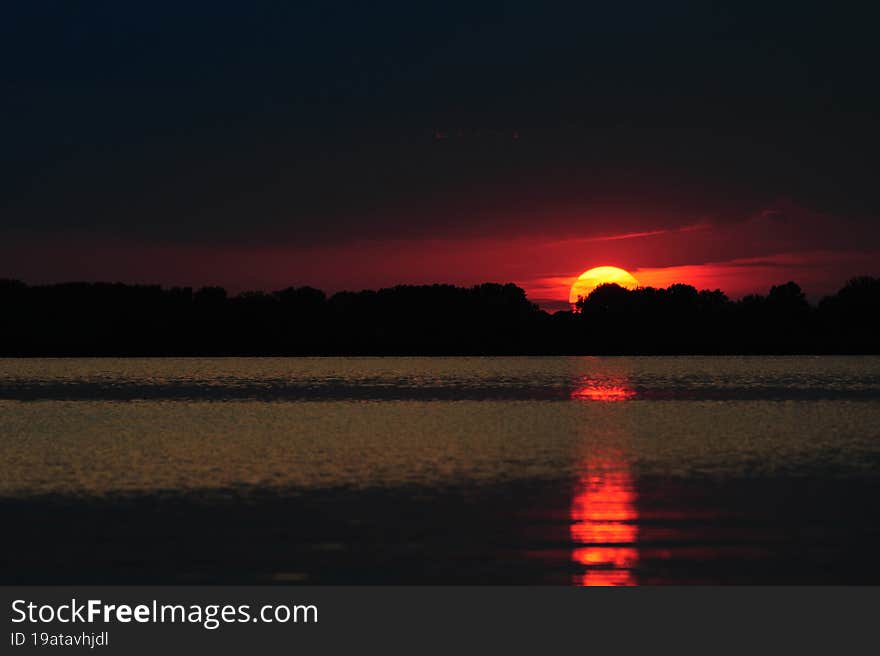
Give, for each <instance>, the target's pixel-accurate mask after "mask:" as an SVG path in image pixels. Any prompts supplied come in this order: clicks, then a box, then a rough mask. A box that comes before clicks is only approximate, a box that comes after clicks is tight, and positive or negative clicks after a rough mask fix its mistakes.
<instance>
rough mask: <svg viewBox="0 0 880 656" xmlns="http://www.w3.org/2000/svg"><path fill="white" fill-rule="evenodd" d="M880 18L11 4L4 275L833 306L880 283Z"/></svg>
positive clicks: (501, 8) (447, 6)
mask: <svg viewBox="0 0 880 656" xmlns="http://www.w3.org/2000/svg"><path fill="white" fill-rule="evenodd" d="M867 5H868V3H859V4H857V5H853V6H852V7H847V6H846V4H845V3H828V2H823V3H812V2H798V3H764V2H761V3H758V2H754V3H753V2H736V3H734V2H731V3H712V2H679V1H675V0H672V1H666V2H657V1H656V0H653V1H642V2H618V3H589V2H460V1H458V0H447V1H446V2H436V3H435V2H421V3H415V2H411V1H410V2H370V3H366V2H326V1H325V2H308V1H297V2H280V1H279V2H266V1H249V2H241V1H235V2H232V1H228V0H212V1H210V2H186V1H181V0H178V1H177V2H163V1H157V0H153V1H151V2H140V1H138V0H131V1H127V2H118V1H109V0H108V1H100V0H91V1H88V2H86V1H80V2H78V1H72V0H63V1H62V0H59V1H55V2H48V1H44V0H29V1H28V2H20V3H5V4H4V5H3V7H2V9H0V61H2V62H3V63H2V65H0V67H2V68H0V70H2V79H0V82H2V85H3V95H2V97H3V103H2V106H0V112H2V117H0V119H2V121H0V125H2V127H0V130H2V132H0V134H2V139H3V148H2V151H0V172H2V182H0V185H2V186H0V213H2V214H0V215H2V232H0V276H11V277H19V278H23V279H25V280H28V281H32V282H40V281H48V280H63V279H110V280H115V279H120V280H129V281H135V280H137V281H155V282H163V283H166V284H204V283H207V282H220V283H223V284H227V285H229V286H231V287H233V288H244V287H251V286H261V287H271V288H275V287H283V286H286V285H288V284H314V285H318V286H323V287H325V288H328V289H334V288H335V289H339V288H360V287H364V286H376V285H382V284H393V283H396V282H432V281H435V280H436V281H450V282H459V283H472V282H479V281H482V280H494V279H501V280H502V281H506V280H513V281H514V282H519V283H520V284H523V285H524V286H526V287H527V289H530V290H533V294H532V295H533V296H534V295H535V294H537V296H538V297H540V296H541V291H540V290H542V289H543V290H545V291H546V292H547V294H546V296H547V298H548V299H552V298H556V297H557V296H559V294H560V293H559V292H558V291H557V290H556V289H555V288H556V287H559V286H563V287H564V286H565V285H566V284H567V282H565V279H566V278H567V277H570V276H574V275H576V274H577V273H579V272H580V271H581V270H583V269H585V268H589V267H590V266H593V265H595V264H618V265H620V266H625V267H627V268H630V269H631V270H634V271H636V275H637V276H638V271H642V274H643V275H642V276H641V277H640V280H642V279H644V280H647V281H648V282H652V281H655V280H657V281H659V280H661V279H663V280H665V279H666V278H668V277H669V276H670V275H671V276H673V277H675V276H676V275H685V273H687V272H689V273H687V275H689V276H696V278H695V280H698V281H699V282H700V283H705V284H706V285H712V286H714V285H713V283H717V284H719V285H720V284H721V282H722V281H723V282H724V284H726V285H728V286H730V285H732V286H733V287H734V289H733V291H734V292H742V293H744V292H746V291H750V290H751V289H750V286H757V287H761V286H763V285H764V284H766V283H767V282H768V281H769V282H780V281H784V280H787V279H788V277H793V276H795V275H800V276H801V277H805V278H806V281H805V282H806V283H809V284H811V285H813V287H814V288H815V289H814V291H816V292H817V293H818V292H823V293H824V292H827V291H831V290H832V289H833V288H834V287H836V286H839V285H840V284H841V283H842V282H843V281H844V279H845V278H846V276H848V275H852V274H855V273H873V274H877V273H880V271H877V270H876V268H877V265H876V262H877V261H878V260H877V259H876V258H875V257H874V256H875V255H877V252H878V251H880V227H878V221H877V218H878V214H880V199H878V196H877V182H876V179H877V169H878V166H877V158H878V152H880V123H878V116H880V87H878V85H877V82H876V77H877V67H878V64H880V40H878V39H877V37H876V29H877V24H878V18H880V11H878V10H876V9H874V10H871V9H867V8H866V7H867ZM642 233H652V234H650V235H644V234H642ZM634 234H635V235H640V236H632V235H634ZM609 237H613V238H614V239H611V240H609V239H608V238H609ZM618 237H623V238H620V239H618ZM792 262H796V263H797V264H796V265H795V264H791V263H792ZM529 263H531V264H533V266H531V267H530V266H528V265H529ZM756 263H763V264H766V265H767V267H768V268H767V269H766V271H765V273H766V275H765V276H764V277H761V276H758V277H756V274H755V273H754V272H755V271H756V270H758V269H760V266H757V265H756ZM786 263H788V264H786ZM811 263H812V264H811ZM820 263H821V264H820ZM872 263H873V264H872ZM813 265H815V266H813ZM871 266H873V267H874V270H866V269H870V268H871ZM682 267H697V268H699V267H703V269H700V270H699V272H698V270H697V269H693V268H692V269H687V268H682ZM706 267H709V268H706ZM712 267H714V269H712ZM723 267H728V269H730V267H733V269H735V270H737V271H739V272H740V273H741V276H742V277H737V274H736V273H735V272H733V271H728V269H724V270H725V271H728V273H729V275H727V274H725V275H724V276H721V277H719V276H716V277H715V278H713V277H712V274H711V272H712V271H713V270H715V271H721V270H722V268H723ZM780 269H781V270H780ZM660 271H663V272H665V273H663V275H660V274H659V273H658V272H660ZM652 272H653V273H652ZM698 273H699V275H697V274H698ZM719 275H720V274H719ZM657 276H659V277H657ZM664 276H666V277H664ZM750 276H751V277H750ZM768 276H769V277H768ZM731 277H732V278H733V279H734V280H732V279H731ZM779 278H782V279H783V280H779ZM541 281H543V282H541ZM553 281H556V282H553ZM684 281H685V282H688V281H689V280H684ZM737 285H738V286H737ZM805 286H807V285H806V284H805Z"/></svg>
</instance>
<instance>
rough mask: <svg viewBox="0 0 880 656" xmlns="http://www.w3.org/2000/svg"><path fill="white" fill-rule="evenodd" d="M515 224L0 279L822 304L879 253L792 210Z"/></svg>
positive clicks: (830, 224) (161, 255)
mask: <svg viewBox="0 0 880 656" xmlns="http://www.w3.org/2000/svg"><path fill="white" fill-rule="evenodd" d="M641 223H642V228H644V223H645V222H644V221H642V222H641ZM519 225H520V226H521V227H520V234H477V235H474V236H460V237H455V238H445V239H437V238H430V237H424V238H411V239H393V238H381V239H375V240H370V239H352V240H347V241H335V242H327V243H323V244H318V245H315V244H309V245H307V246H298V245H297V244H296V243H288V242H281V243H279V244H277V245H265V244H252V245H236V244H231V243H227V244H222V243H221V244H215V243H205V244H201V245H200V244H167V245H163V244H161V243H155V242H146V243H145V242H138V243H133V242H124V241H115V242H114V241H109V240H99V239H95V240H92V241H89V242H86V243H84V242H83V241H82V239H81V238H79V239H76V238H71V239H61V238H56V239H49V240H45V239H44V240H41V242H40V243H39V244H31V245H30V246H27V245H25V246H23V247H11V248H4V247H3V246H2V245H0V255H2V264H0V276H8V277H17V278H21V279H24V280H25V281H26V282H29V283H40V282H52V281H63V280H111V281H115V280H119V281H124V282H143V283H157V282H158V283H162V284H165V285H191V286H194V287H197V286H201V285H206V284H220V285H224V286H226V287H228V288H229V289H230V290H232V291H242V290H246V289H264V290H273V289H280V288H283V287H286V286H289V285H295V286H299V285H312V286H315V287H318V288H321V289H324V290H325V291H327V292H329V293H332V292H335V291H340V290H360V289H375V288H379V287H383V286H390V285H395V284H401V283H412V284H423V283H434V282H447V283H453V284H459V285H471V284H475V283H479V282H485V281H495V282H514V283H516V284H518V285H520V286H522V287H523V288H524V289H525V290H526V291H527V293H528V295H529V297H530V298H531V299H532V300H534V301H536V302H538V303H539V304H540V305H541V306H542V307H543V308H545V309H548V310H556V309H562V308H565V307H566V299H567V296H568V289H569V287H570V285H571V282H572V280H573V279H574V278H575V277H576V276H577V275H578V274H580V273H581V272H582V271H584V270H586V269H588V268H591V267H593V266H599V265H605V264H608V265H614V266H619V267H622V268H625V269H627V270H629V271H631V272H632V273H633V274H634V275H635V276H636V278H637V279H638V280H639V282H640V283H641V284H643V285H651V286H667V285H669V284H671V283H674V282H684V283H688V284H692V285H694V286H696V287H698V288H700V289H703V288H710V289H715V288H720V289H722V290H723V291H725V292H727V293H728V294H729V295H730V296H731V297H734V298H737V297H740V296H742V295H744V294H748V293H752V292H759V293H766V291H767V289H768V288H769V287H770V285H773V284H778V283H782V282H786V281H788V280H795V281H796V282H798V283H799V284H801V286H802V287H803V288H804V289H805V291H806V292H807V293H808V295H810V296H811V297H813V298H814V299H815V298H818V297H820V296H822V295H825V294H828V293H832V292H834V291H835V290H836V289H838V288H839V287H840V286H841V285H842V284H843V283H844V282H845V281H846V280H847V279H848V278H850V277H852V276H854V275H863V274H868V275H876V274H878V273H880V272H878V262H880V251H878V250H877V249H875V248H870V247H866V246H865V244H872V241H871V239H870V234H869V233H868V232H867V230H868V229H867V228H864V227H861V226H863V224H861V223H850V222H846V221H842V220H838V219H835V218H833V217H830V216H826V215H822V214H817V213H812V212H809V211H806V210H803V209H800V208H797V207H794V206H791V205H790V204H787V205H786V204H780V205H779V206H778V207H774V208H770V209H767V210H764V211H762V212H759V213H758V214H756V215H754V216H752V217H749V218H747V219H744V220H741V221H715V222H713V221H705V222H688V223H682V224H681V225H679V226H677V227H662V228H656V229H639V230H621V231H620V232H617V233H615V232H611V231H608V230H607V228H606V229H603V230H601V231H598V232H596V231H595V230H593V229H591V222H590V221H588V220H585V221H584V225H583V228H582V232H581V234H577V231H576V229H574V228H572V227H570V226H571V223H569V227H566V228H564V229H561V228H558V227H555V228H554V229H553V230H552V231H551V230H548V231H547V232H542V223H541V221H540V220H538V219H537V218H536V219H535V221H534V225H532V226H529V225H528V224H526V225H525V226H524V227H522V225H523V224H522V222H520V224H519ZM602 225H608V221H607V220H606V221H603V222H602ZM667 225H668V223H667ZM573 233H574V234H573Z"/></svg>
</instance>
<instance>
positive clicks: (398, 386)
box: [0, 357, 880, 584]
mask: <svg viewBox="0 0 880 656" xmlns="http://www.w3.org/2000/svg"><path fill="white" fill-rule="evenodd" d="M878 463H880V358H876V357H778V358H768V357H741V358H739V357H738V358H732V357H731V358H717V357H670V358H656V357H650V358H559V357H550V358H303V359H274V358H271V359H259V358H254V359H248V358H245V359H235V358H230V359H82V360H78V359H58V360H55V359H22V360H0V500H2V504H0V510H2V515H3V516H2V517H0V518H3V519H6V524H7V526H10V525H12V526H13V527H15V526H16V522H20V523H21V527H19V529H20V530H18V531H17V532H15V531H14V532H13V533H14V534H15V535H17V536H18V537H17V538H16V539H14V540H13V541H12V544H11V545H8V546H7V547H5V549H6V550H7V552H6V554H5V555H6V557H7V560H8V561H9V562H10V563H11V565H10V568H8V569H7V570H3V571H2V573H3V575H4V578H5V580H7V581H9V580H15V581H25V582H31V581H34V580H41V577H49V579H51V580H55V579H52V578H51V577H53V576H54V577H55V578H56V579H57V578H58V577H61V578H62V579H65V580H67V579H69V578H71V577H73V578H74V579H76V578H77V577H79V580H81V582H98V581H102V582H103V581H132V582H140V581H146V580H157V579H158V580H164V581H168V582H172V581H204V582H213V581H218V582H219V581H221V580H222V581H228V580H233V581H243V582H245V581H258V582H259V581H286V582H292V581H301V580H302V581H309V582H342V583H347V582H380V583H383V582H404V583H407V582H435V581H436V582H441V581H449V580H452V581H459V582H469V583H473V582H514V583H535V582H537V583H576V584H635V583H653V582H663V583H665V582H774V581H779V580H784V581H786V582H825V581H834V582H840V581H845V582H860V581H862V580H866V579H867V580H875V579H878V578H880V576H878V572H877V567H876V566H874V565H873V558H869V557H868V556H867V555H866V554H867V553H868V551H867V550H869V549H873V548H876V546H878V543H880V539H878V535H877V534H878V522H877V513H876V510H874V508H876V503H875V502H876V493H875V491H876V489H877V482H878V480H880V479H878V476H877V471H878V468H877V465H878ZM35 514H36V515H37V516H42V517H45V518H47V519H48V520H51V523H53V524H55V528H56V529H57V526H58V523H59V522H60V523H61V525H63V526H68V527H69V529H70V533H73V534H78V537H77V538H76V539H75V540H74V541H75V542H76V543H77V544H78V545H79V548H78V549H76V548H74V549H73V550H72V552H71V553H72V555H71V556H70V557H69V558H68V560H64V561H55V560H52V561H51V562H49V563H47V562H46V560H47V558H48V555H47V553H46V548H43V546H42V545H43V544H44V542H46V541H48V540H50V537H49V535H48V534H44V533H42V532H40V531H41V530H42V529H40V528H39V527H34V526H33V522H32V519H33V516H34V515H35ZM83 525H85V526H89V527H92V528H91V529H90V531H91V532H89V531H86V533H85V534H82V532H81V530H80V528H79V527H81V526H83ZM279 535H280V536H281V537H279ZM108 540H109V543H108ZM174 541H178V542H186V543H188V544H190V545H191V546H192V549H193V550H194V551H193V552H192V557H190V558H189V559H187V558H183V559H181V558H180V553H178V552H174V553H170V552H169V553H165V552H163V551H162V549H163V548H164V547H161V545H166V546H167V544H166V543H168V542H174ZM196 545H201V547H202V549H203V550H208V551H211V552H213V553H215V554H216V558H215V559H214V560H211V559H208V560H207V561H206V560H205V556H204V553H201V555H199V554H197V553H196V551H195V550H196ZM328 545H329V546H328ZM160 547H161V548H160ZM102 553H103V554H104V555H105V556H107V555H108V554H114V556H113V557H112V558H103V560H102V559H101V554H102ZM122 553H125V554H128V555H127V556H125V557H123V556H122V555H121V554H122ZM383 554H384V555H383ZM392 556H393V558H392ZM862 556H864V558H862ZM386 557H387V558H388V559H387V558H386ZM389 559H390V560H389ZM114 562H115V563H116V564H113V563H114ZM119 562H124V563H128V564H127V565H124V566H121V565H119ZM27 563H30V565H28V564H27ZM52 563H55V565H54V566H53V565H52ZM16 564H17V566H13V565H16Z"/></svg>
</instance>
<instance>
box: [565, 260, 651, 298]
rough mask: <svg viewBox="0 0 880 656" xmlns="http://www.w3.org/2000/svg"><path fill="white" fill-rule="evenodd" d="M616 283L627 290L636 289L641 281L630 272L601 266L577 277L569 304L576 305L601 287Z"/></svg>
mask: <svg viewBox="0 0 880 656" xmlns="http://www.w3.org/2000/svg"><path fill="white" fill-rule="evenodd" d="M612 282H613V283H615V284H618V285H620V286H621V287H625V288H626V289H635V288H636V287H638V286H639V281H638V280H636V279H635V277H633V275H632V274H631V273H630V272H629V271H625V270H623V269H619V268H617V267H613V266H600V267H595V268H593V269H590V270H589V271H584V272H583V273H582V274H581V275H579V276H578V277H577V280H575V281H574V284H573V285H572V286H571V291H570V292H569V293H568V302H569V303H571V304H572V305H574V304H575V303H577V301H578V298H579V297H586V296H589V295H590V292H591V291H593V290H594V289H596V287H598V286H599V285H604V284H607V283H612Z"/></svg>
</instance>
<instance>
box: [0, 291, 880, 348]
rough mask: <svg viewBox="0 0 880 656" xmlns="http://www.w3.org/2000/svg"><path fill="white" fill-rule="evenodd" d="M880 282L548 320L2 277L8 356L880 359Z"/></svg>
mask: <svg viewBox="0 0 880 656" xmlns="http://www.w3.org/2000/svg"><path fill="white" fill-rule="evenodd" d="M878 337H880V278H871V277H860V278H854V279H853V280H850V281H849V282H848V283H847V284H846V285H845V286H844V287H843V288H842V289H840V290H839V291H838V292H837V293H836V294H833V295H831V296H828V297H826V298H823V299H822V300H821V301H820V302H819V303H818V304H817V305H811V304H810V303H809V302H808V301H807V298H806V296H805V295H804V293H803V291H802V290H801V288H800V287H799V286H798V285H797V284H795V283H794V282H787V283H785V284H781V285H777V286H774V287H772V288H771V289H770V290H769V292H768V293H767V294H766V295H750V296H746V297H744V298H742V299H739V300H736V301H734V300H731V299H729V298H728V297H727V296H726V295H725V294H724V293H723V292H721V291H720V290H717V289H716V290H701V291H700V290H697V289H696V288H694V287H692V286H690V285H685V284H675V285H671V286H669V287H667V288H665V289H659V288H653V287H641V288H638V289H635V290H627V289H624V288H623V287H620V286H618V285H614V284H609V285H601V286H600V287H597V288H596V289H594V290H593V291H592V292H591V293H590V294H589V296H587V297H586V298H582V299H580V300H579V302H578V303H577V304H576V306H575V307H574V308H572V310H571V311H562V312H556V313H554V314H550V313H547V312H544V311H542V310H541V309H539V308H538V306H537V305H535V304H534V303H532V302H530V301H529V300H528V298H527V297H526V294H525V292H524V291H523V290H522V289H521V288H519V287H517V286H516V285H513V284H506V285H501V284H495V283H486V284H481V285H476V286H473V287H468V288H465V287H456V286H452V285H439V284H438V285H422V286H414V285H400V286H397V287H392V288H388V289H380V290H378V291H361V292H339V293H337V294H333V295H332V296H329V297H328V296H327V295H326V294H325V293H324V292H322V291H320V290H318V289H314V288H311V287H290V288H287V289H283V290H280V291H276V292H271V293H265V292H245V293H241V294H237V295H234V296H233V295H230V294H228V293H227V291H226V290H225V289H223V288H221V287H203V288H201V289H197V290H194V289H192V288H190V287H171V288H163V287H160V286H158V285H128V284H122V283H63V284H52V285H27V284H25V283H23V282H21V281H17V280H0V354H2V355H3V356H190V355H193V356H195V355H199V356H212V355H239V356H244V355H264V356H269V355H454V354H462V355H493V354H523V355H543V354H547V355H550V354H572V355H581V354H678V353H681V354H685V353H694V354H697V353H706V354H716V353H717V354H721V353H731V354H747V353H756V354H759V353H766V354H786V353H880V339H878Z"/></svg>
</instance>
